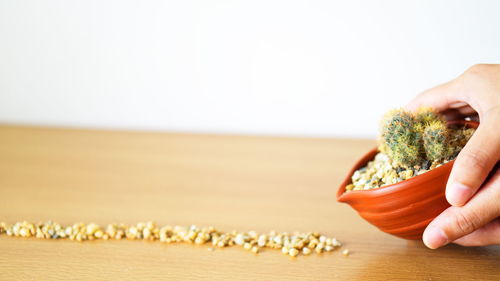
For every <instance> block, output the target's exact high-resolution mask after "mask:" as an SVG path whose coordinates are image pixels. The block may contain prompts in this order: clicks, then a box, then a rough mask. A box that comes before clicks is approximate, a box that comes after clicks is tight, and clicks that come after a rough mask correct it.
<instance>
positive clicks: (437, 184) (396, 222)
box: [337, 121, 479, 239]
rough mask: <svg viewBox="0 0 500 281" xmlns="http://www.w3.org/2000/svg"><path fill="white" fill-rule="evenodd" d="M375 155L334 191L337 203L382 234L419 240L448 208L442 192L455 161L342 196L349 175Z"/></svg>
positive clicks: (363, 159) (371, 155)
mask: <svg viewBox="0 0 500 281" xmlns="http://www.w3.org/2000/svg"><path fill="white" fill-rule="evenodd" d="M448 125H449V126H452V125H466V126H467V127H469V128H477V127H478V126H479V123H477V122H473V121H452V122H449V123H448ZM377 152H378V151H377V149H376V148H374V149H373V150H371V151H370V152H368V153H367V154H365V155H364V156H363V157H361V159H360V160H358V162H357V163H356V164H355V165H354V167H352V169H351V171H350V172H349V174H348V175H347V177H346V178H345V180H344V182H343V183H342V184H341V185H340V188H339V190H338V191H337V200H338V201H339V202H343V203H347V204H349V205H351V207H352V208H354V209H355V210H356V211H357V212H358V213H359V215H360V216H361V217H362V218H364V219H365V220H367V221H368V222H369V223H371V224H373V225H375V226H376V227H378V228H379V229H380V230H382V231H384V232H386V233H389V234H392V235H395V236H397V237H401V238H404V239H421V238H422V233H423V232H424V229H425V228H426V227H427V225H428V224H429V223H430V222H431V221H432V220H433V219H434V218H435V217H436V216H437V215H439V214H440V213H441V212H442V211H444V210H445V209H446V208H448V207H449V206H450V205H449V204H448V202H447V201H446V198H445V188H446V182H447V180H448V176H449V175H450V172H451V168H452V167H453V163H454V162H455V161H450V162H448V163H446V164H444V165H442V166H440V167H438V168H434V169H432V170H430V171H428V172H426V173H424V174H421V175H418V176H415V177H413V178H410V179H407V180H404V181H401V182H398V183H395V184H391V185H387V186H384V187H381V188H376V189H370V190H355V191H350V192H347V193H345V187H346V186H347V185H349V184H350V183H352V181H351V176H352V174H353V173H354V172H355V171H356V170H358V169H359V168H361V167H363V166H365V165H366V164H367V163H368V161H371V160H373V158H374V157H375V155H376V154H377Z"/></svg>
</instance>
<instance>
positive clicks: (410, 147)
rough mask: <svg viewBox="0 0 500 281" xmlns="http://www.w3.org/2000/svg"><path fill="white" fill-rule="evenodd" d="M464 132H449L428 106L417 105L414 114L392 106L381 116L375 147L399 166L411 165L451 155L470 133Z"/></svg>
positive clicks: (443, 121)
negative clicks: (393, 108) (378, 135)
mask: <svg viewBox="0 0 500 281" xmlns="http://www.w3.org/2000/svg"><path fill="white" fill-rule="evenodd" d="M466 134H469V132H465V131H464V133H463V134H462V135H458V134H452V133H451V132H450V130H449V129H448V127H447V123H446V120H445V119H444V118H443V117H442V116H440V115H439V114H438V113H437V112H436V111H434V110H433V109H431V108H421V109H419V110H418V111H417V113H416V114H413V113H410V112H408V111H405V110H404V109H395V110H391V111H389V112H388V113H387V114H386V115H385V116H384V118H383V119H382V124H381V128H380V136H381V137H380V145H379V149H380V151H382V152H384V153H386V154H387V155H388V156H389V158H391V159H392V160H393V161H394V162H395V163H396V164H398V165H399V166H404V167H411V166H414V165H417V164H420V163H422V162H424V161H426V160H430V161H438V160H443V159H447V158H449V157H451V156H453V155H454V154H455V153H456V152H457V151H460V149H461V148H462V147H463V145H465V142H467V140H468V139H469V137H470V135H471V134H472V133H470V134H469V135H468V137H467V138H465V137H466ZM464 138H465V142H463V139H464ZM459 142H463V143H460V144H459ZM459 145H460V146H459ZM457 146H459V147H458V148H457Z"/></svg>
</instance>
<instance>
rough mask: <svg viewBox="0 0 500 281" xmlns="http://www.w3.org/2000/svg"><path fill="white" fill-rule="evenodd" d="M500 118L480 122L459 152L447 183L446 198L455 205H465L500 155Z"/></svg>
mask: <svg viewBox="0 0 500 281" xmlns="http://www.w3.org/2000/svg"><path fill="white" fill-rule="evenodd" d="M497 130H498V125H497V124H496V122H489V121H488V120H487V121H485V122H483V123H482V124H481V125H479V127H478V129H477V130H476V132H475V133H474V135H472V137H471V138H470V140H469V141H468V142H467V144H466V145H465V147H464V148H463V149H462V151H460V153H459V154H458V156H457V158H456V160H455V163H454V164H453V169H452V170H451V173H450V177H449V178H448V183H447V185H446V199H447V200H448V202H449V203H450V204H451V205H453V206H463V205H464V204H465V202H467V200H469V199H470V198H471V196H472V195H474V193H475V192H476V191H477V189H478V188H479V187H480V186H481V184H483V182H484V180H485V179H486V177H487V176H488V174H489V173H490V171H491V170H492V169H493V166H495V164H496V163H497V161H498V159H499V158H500V149H499V148H500V135H499V134H498V132H497Z"/></svg>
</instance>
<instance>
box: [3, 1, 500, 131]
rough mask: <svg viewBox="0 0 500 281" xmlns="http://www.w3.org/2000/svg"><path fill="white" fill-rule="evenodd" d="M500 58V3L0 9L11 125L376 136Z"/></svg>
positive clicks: (67, 4)
mask: <svg viewBox="0 0 500 281" xmlns="http://www.w3.org/2000/svg"><path fill="white" fill-rule="evenodd" d="M499 61H500V1H341V2H339V1H337V2H334V1H214V0H212V1H203V0H200V1H123V0H121V1H46V0H43V1H40V0H33V1H9V0H0V123H14V124H41V125H52V126H65V127H67V126H71V127H95V128H118V129H145V130H167V131H187V132H215V133H231V134H266V135H302V136H341V137H353V136H354V137H373V136H375V134H376V130H377V123H378V119H379V117H380V115H381V114H383V113H384V112H385V111H386V110H387V109H389V108H391V107H396V106H402V105H404V104H406V103H407V102H408V101H409V100H410V99H411V98H412V97H413V96H415V95H416V94H417V93H419V92H421V91H422V90H425V89H426V88H429V87H432V86H434V85H436V84H439V83H442V82H445V81H447V80H449V79H452V78H453V77H455V76H457V75H459V74H460V73H461V72H463V71H464V70H465V69H466V68H467V67H469V66H470V65H472V64H475V63H479V62H490V63H493V62H499Z"/></svg>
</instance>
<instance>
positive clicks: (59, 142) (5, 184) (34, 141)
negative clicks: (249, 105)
mask: <svg viewBox="0 0 500 281" xmlns="http://www.w3.org/2000/svg"><path fill="white" fill-rule="evenodd" d="M373 145H374V142H373V141H370V140H352V139H314V138H283V137H260V136H216V135H195V134H169V133H152V132H116V131H98V130H69V129H51V128H32V127H19V126H7V125H3V126H0V197H1V201H0V221H6V222H9V223H12V222H15V221H20V220H28V221H34V222H36V221H46V220H49V219H51V220H54V221H57V222H59V223H62V224H69V223H74V222H78V221H83V222H96V223H99V224H105V223H109V222H123V223H136V222H138V221H146V220H153V221H156V222H157V223H158V224H174V225H189V224H196V225H198V226H209V225H211V226H214V227H216V228H218V229H220V230H225V231H231V230H233V229H235V230H240V231H249V230H255V231H259V232H268V231H270V230H273V229H274V230H277V231H289V232H292V231H303V232H308V231H318V232H322V233H325V234H328V235H329V236H334V237H336V238H337V239H339V240H340V241H342V242H343V243H344V246H343V247H342V249H346V248H347V249H349V250H350V251H351V253H352V254H351V255H350V256H348V257H345V256H343V255H342V254H341V253H340V251H335V252H333V253H326V254H322V255H311V256H306V257H304V256H299V257H298V258H295V259H293V258H290V257H287V256H284V255H283V254H281V252H279V251H272V250H267V251H264V252H262V253H261V254H259V255H253V254H251V253H250V252H247V251H244V250H243V249H238V248H228V249H222V250H219V249H217V250H215V251H213V252H211V251H208V248H209V247H208V246H195V245H167V244H162V243H159V242H143V241H91V242H83V243H78V242H72V241H63V240H59V241H49V240H38V239H34V238H13V237H8V236H6V235H0V280H500V246H490V247H476V248H464V247H460V246H456V245H449V246H446V247H444V248H442V249H439V250H429V249H427V248H425V247H424V246H423V244H422V243H421V242H419V241H405V240H401V239H398V238H395V237H392V236H390V235H387V234H384V233H382V232H380V231H379V230H378V229H376V228H375V227H373V226H371V225H370V224H368V223H367V222H365V221H364V220H362V219H361V218H360V217H359V216H358V215H357V214H356V213H355V212H354V211H353V210H352V209H351V208H350V207H349V206H347V205H345V204H340V203H337V202H336V200H335V192H336V190H337V187H338V185H339V184H340V182H341V180H342V178H343V177H344V176H345V173H346V172H347V171H348V169H349V168H350V166H351V165H352V164H353V163H354V161H355V160H356V159H357V158H358V157H359V156H360V155H362V154H363V153H364V152H366V151H367V150H368V149H370V148H371V147H373Z"/></svg>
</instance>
